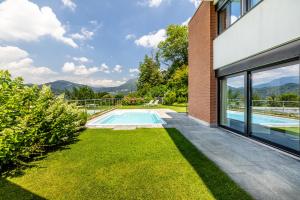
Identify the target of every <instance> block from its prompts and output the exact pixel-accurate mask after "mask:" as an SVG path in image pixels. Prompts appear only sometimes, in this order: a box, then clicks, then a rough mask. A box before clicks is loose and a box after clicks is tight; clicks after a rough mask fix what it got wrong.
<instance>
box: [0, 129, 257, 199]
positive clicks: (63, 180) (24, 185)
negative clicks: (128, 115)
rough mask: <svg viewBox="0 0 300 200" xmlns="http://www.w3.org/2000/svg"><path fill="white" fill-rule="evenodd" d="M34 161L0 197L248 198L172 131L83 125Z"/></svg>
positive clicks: (3, 184) (6, 183) (5, 182)
mask: <svg viewBox="0 0 300 200" xmlns="http://www.w3.org/2000/svg"><path fill="white" fill-rule="evenodd" d="M34 164H35V165H36V167H34V168H30V169H26V170H25V171H24V175H22V176H19V177H12V178H6V179H4V178H2V179H0V194H1V195H0V199H10V200H14V199H73V200H76V199H251V197H250V196H249V195H248V194H247V193H246V192H245V191H243V190H242V189H241V188H240V187H239V186H238V185H236V184H235V183H234V182H233V181H232V180H231V179H230V178H229V177H228V176H227V175H225V174H224V173H223V172H222V171H221V170H220V169H219V168H218V167H217V166H216V165H215V164H214V163H213V162H211V161H210V160H208V159H207V158H206V157H205V156H204V155H203V154H201V153H200V152H198V151H197V149H196V148H195V147H194V146H193V145H192V144H191V143H190V142H188V141H187V140H186V139H185V138H184V137H183V136H182V135H181V134H180V133H179V132H178V131H177V130H176V129H137V130H133V131H113V130H108V129H105V130H104V129H88V130H86V131H84V132H83V133H82V134H81V135H80V136H79V141H78V142H77V143H75V144H72V145H70V146H69V148H68V149H66V150H62V151H58V152H53V153H50V154H49V155H48V157H47V158H45V159H44V160H40V161H36V162H35V163H34Z"/></svg>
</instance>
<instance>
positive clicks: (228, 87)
mask: <svg viewBox="0 0 300 200" xmlns="http://www.w3.org/2000/svg"><path fill="white" fill-rule="evenodd" d="M244 85H245V75H237V76H232V77H226V78H224V79H222V80H221V113H220V115H221V125H223V126H226V127H228V128H231V129H234V130H237V131H239V132H241V133H244V130H245V117H246V115H245V113H246V112H245V86H244Z"/></svg>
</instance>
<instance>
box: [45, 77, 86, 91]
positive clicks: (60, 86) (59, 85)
mask: <svg viewBox="0 0 300 200" xmlns="http://www.w3.org/2000/svg"><path fill="white" fill-rule="evenodd" d="M43 85H47V86H51V89H52V91H53V92H55V93H62V92H64V91H65V90H71V89H73V88H74V87H76V88H80V87H85V86H86V85H82V84H78V83H72V82H70V81H64V80H58V81H54V82H50V83H45V84H43ZM40 86H42V85H40Z"/></svg>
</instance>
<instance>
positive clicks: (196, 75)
mask: <svg viewBox="0 0 300 200" xmlns="http://www.w3.org/2000/svg"><path fill="white" fill-rule="evenodd" d="M216 35H217V14H216V11H215V6H214V5H213V2H212V1H203V2H202V4H201V5H200V7H199V8H198V10H197V11H196V13H195V15H194V16H193V18H192V19H191V21H190V23H189V115H190V116H192V117H195V118H197V119H199V120H202V121H204V122H206V123H208V124H210V125H215V124H216V123H217V79H216V78H215V72H214V70H213V39H214V38H215V37H216Z"/></svg>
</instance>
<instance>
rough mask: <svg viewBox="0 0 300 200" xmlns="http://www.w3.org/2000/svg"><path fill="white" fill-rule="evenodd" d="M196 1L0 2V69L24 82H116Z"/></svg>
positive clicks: (183, 18) (134, 73) (185, 17)
mask: <svg viewBox="0 0 300 200" xmlns="http://www.w3.org/2000/svg"><path fill="white" fill-rule="evenodd" d="M198 5H199V0H2V1H1V0H0V27H1V28H0V70H1V69H4V70H9V72H10V73H11V74H12V76H13V77H17V76H22V77H23V78H24V81H25V83H34V84H42V83H46V82H51V81H55V80H67V81H72V82H76V83H81V84H86V85H90V86H98V87H99V86H117V85H120V84H122V83H124V82H125V81H126V80H128V79H131V78H134V77H136V76H137V75H138V65H139V62H140V61H142V60H143V58H144V55H145V54H151V52H153V51H155V50H156V48H157V44H158V43H159V42H160V41H163V40H164V39H165V37H166V31H165V28H166V27H167V26H168V25H170V24H187V22H188V20H189V19H190V17H191V16H192V15H193V14H194V12H195V10H196V8H197V6H198Z"/></svg>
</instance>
